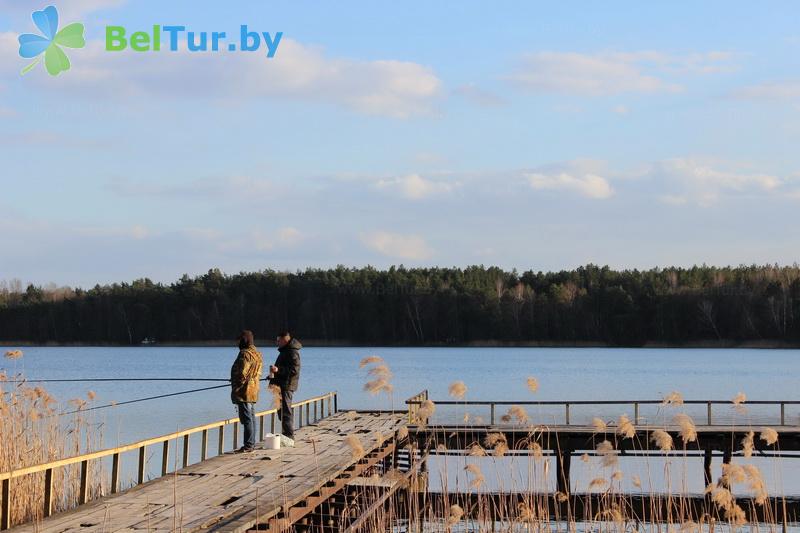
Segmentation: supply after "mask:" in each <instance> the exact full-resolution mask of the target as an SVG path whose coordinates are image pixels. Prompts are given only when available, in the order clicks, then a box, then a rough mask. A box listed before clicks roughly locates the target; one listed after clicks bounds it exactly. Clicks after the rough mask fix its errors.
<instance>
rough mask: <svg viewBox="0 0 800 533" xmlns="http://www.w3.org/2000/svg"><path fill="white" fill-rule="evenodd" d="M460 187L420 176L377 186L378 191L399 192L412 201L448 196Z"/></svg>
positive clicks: (379, 182)
mask: <svg viewBox="0 0 800 533" xmlns="http://www.w3.org/2000/svg"><path fill="white" fill-rule="evenodd" d="M459 186H460V184H459V183H457V182H452V183H449V182H444V181H433V180H429V179H426V178H423V177H422V176H420V175H419V174H409V175H408V176H403V177H400V178H391V179H382V180H380V181H378V182H377V183H376V184H375V187H377V188H378V189H382V190H386V191H389V192H397V193H399V194H400V195H401V196H403V197H404V198H408V199H410V200H421V199H423V198H428V197H430V196H434V195H438V194H447V193H450V192H452V191H454V190H455V189H456V188H458V187H459Z"/></svg>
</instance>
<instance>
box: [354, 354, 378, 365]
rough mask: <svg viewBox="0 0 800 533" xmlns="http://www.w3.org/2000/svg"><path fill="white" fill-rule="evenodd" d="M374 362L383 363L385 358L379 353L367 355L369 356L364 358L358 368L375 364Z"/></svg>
mask: <svg viewBox="0 0 800 533" xmlns="http://www.w3.org/2000/svg"><path fill="white" fill-rule="evenodd" d="M374 363H383V358H381V357H378V356H377V355H370V356H367V357H365V358H363V359H362V360H361V362H360V363H358V368H364V367H365V366H367V365H371V364H374Z"/></svg>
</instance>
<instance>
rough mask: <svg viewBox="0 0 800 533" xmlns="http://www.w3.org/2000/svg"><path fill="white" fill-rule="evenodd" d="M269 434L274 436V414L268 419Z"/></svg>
mask: <svg viewBox="0 0 800 533" xmlns="http://www.w3.org/2000/svg"><path fill="white" fill-rule="evenodd" d="M269 432H270V433H272V434H273V435H274V434H275V413H272V414H271V415H270V418H269Z"/></svg>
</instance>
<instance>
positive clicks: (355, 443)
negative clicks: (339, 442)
mask: <svg viewBox="0 0 800 533" xmlns="http://www.w3.org/2000/svg"><path fill="white" fill-rule="evenodd" d="M345 442H346V443H347V445H348V446H349V447H350V454H351V455H352V456H353V459H360V458H361V457H362V456H363V455H364V446H362V445H361V441H360V440H358V437H356V436H355V435H348V436H347V438H346V439H345Z"/></svg>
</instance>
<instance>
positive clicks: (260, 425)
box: [258, 415, 264, 442]
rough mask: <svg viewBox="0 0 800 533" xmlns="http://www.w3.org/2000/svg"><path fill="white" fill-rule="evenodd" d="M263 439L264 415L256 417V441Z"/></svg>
mask: <svg viewBox="0 0 800 533" xmlns="http://www.w3.org/2000/svg"><path fill="white" fill-rule="evenodd" d="M262 440H264V415H261V416H259V417H258V441H259V442H261V441H262Z"/></svg>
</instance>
